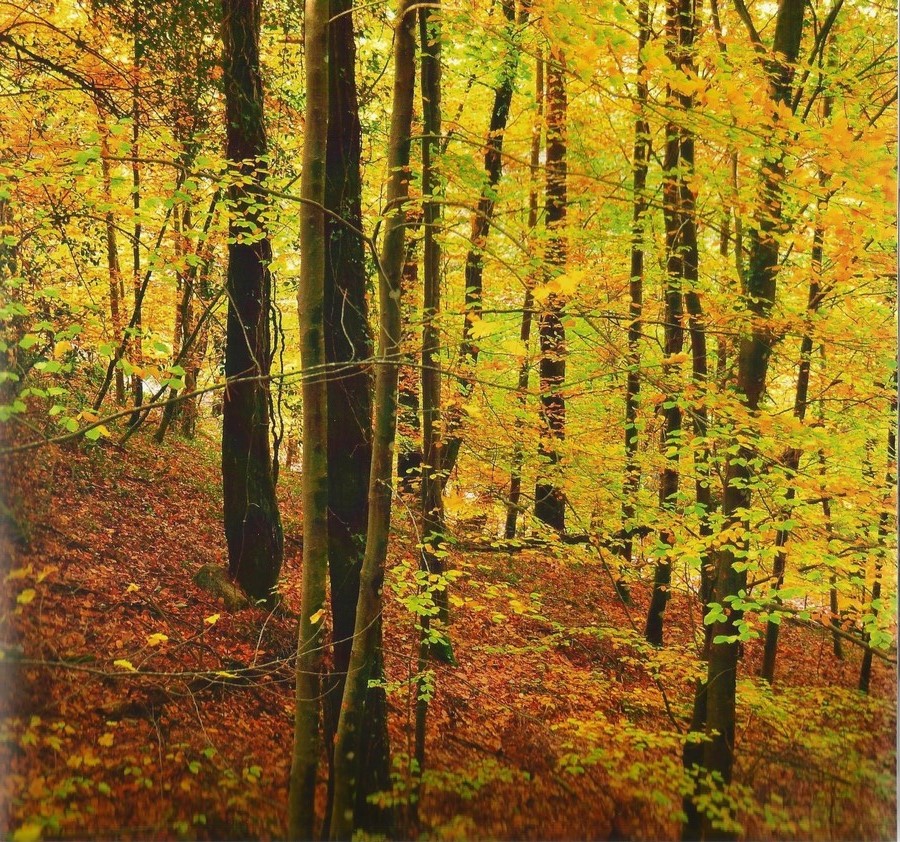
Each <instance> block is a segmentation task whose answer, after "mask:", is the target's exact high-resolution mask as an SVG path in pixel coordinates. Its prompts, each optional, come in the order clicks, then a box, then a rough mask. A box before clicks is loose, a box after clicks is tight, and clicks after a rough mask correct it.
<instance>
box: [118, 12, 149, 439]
mask: <svg viewBox="0 0 900 842" xmlns="http://www.w3.org/2000/svg"><path fill="white" fill-rule="evenodd" d="M138 27H139V21H138V7H137V5H135V8H134V22H133V30H132V35H133V37H134V66H133V68H132V72H133V73H134V80H133V83H132V89H131V202H132V208H133V210H134V232H133V234H132V237H131V283H132V287H133V289H134V318H133V319H132V322H133V324H132V331H131V337H130V339H131V343H130V348H129V352H130V356H131V364H132V365H134V366H141V365H143V348H142V347H141V346H142V344H143V343H142V339H141V336H142V333H143V316H142V312H141V308H142V306H143V302H144V290H143V288H142V284H141V232H142V229H143V225H142V223H141V165H140V161H139V156H140V148H139V141H140V137H141V99H140V94H141V88H140V81H139V78H140V72H141V61H142V59H143V48H142V46H141V41H140V36H139V35H138ZM122 298H123V299H124V295H123V296H122ZM131 396H132V401H133V403H134V406H135V407H140V406H141V404H142V403H143V402H144V384H143V379H142V378H141V377H140V376H139V375H138V374H137V373H134V374H132V375H131ZM140 420H141V413H140V412H139V411H137V409H135V411H134V412H133V413H132V414H131V416H130V417H129V419H128V423H129V425H133V424H138V423H140Z"/></svg>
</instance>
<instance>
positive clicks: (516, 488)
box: [503, 51, 544, 540]
mask: <svg viewBox="0 0 900 842" xmlns="http://www.w3.org/2000/svg"><path fill="white" fill-rule="evenodd" d="M534 102H535V115H534V123H532V126H531V158H530V161H529V174H530V178H531V188H530V190H529V191H528V236H529V238H530V237H531V236H532V235H533V233H534V229H535V228H536V227H537V222H538V189H539V184H538V170H539V169H540V166H541V132H542V129H543V123H544V59H543V56H542V55H541V53H540V51H539V52H538V54H537V58H536V60H535V69H534ZM531 287H532V281H531V279H530V278H529V279H528V280H526V287H525V300H524V301H523V302H522V324H521V327H520V329H519V341H520V342H521V343H522V353H523V354H524V356H523V357H522V362H521V364H520V365H519V379H518V383H517V386H516V399H517V402H518V405H519V410H520V412H521V414H522V415H523V416H524V414H525V410H526V404H527V401H528V380H529V377H530V374H531V360H530V359H529V355H528V345H529V342H530V341H531V323H532V321H533V312H532V311H533V309H534V296H533V294H532V291H531ZM523 428H524V423H523V420H522V418H517V419H516V431H517V435H516V444H515V448H514V450H513V457H512V468H511V470H510V476H509V502H508V503H507V506H506V524H505V527H504V530H503V534H504V537H505V538H506V539H507V540H512V539H513V538H515V537H516V523H517V521H518V517H519V511H520V510H521V508H522V506H521V499H522V466H523V465H524V464H525V448H524V447H523V446H522V436H523Z"/></svg>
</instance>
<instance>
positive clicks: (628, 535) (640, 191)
mask: <svg viewBox="0 0 900 842" xmlns="http://www.w3.org/2000/svg"><path fill="white" fill-rule="evenodd" d="M649 40H650V11H649V5H648V2H647V0H640V2H639V4H638V57H637V71H636V76H637V99H636V102H637V109H638V113H637V117H636V118H635V121H634V156H633V158H632V164H631V178H632V192H633V198H632V205H631V207H632V211H631V267H630V269H631V273H630V276H629V280H628V296H629V299H630V300H629V305H628V316H629V321H628V375H627V378H626V380H625V477H624V481H623V482H622V532H623V536H624V537H623V540H622V558H623V559H624V561H625V566H626V568H629V567H631V562H632V558H633V552H634V532H633V529H634V527H635V523H634V518H635V515H636V513H637V506H636V501H637V495H638V489H639V488H640V484H641V466H640V463H639V462H638V431H637V415H638V405H639V396H640V390H641V373H640V367H641V349H640V342H641V331H642V330H643V326H642V322H641V318H642V315H643V309H644V215H645V214H646V212H647V196H646V193H645V190H646V187H647V164H648V161H649V159H650V125H649V124H648V122H647V98H648V87H647V81H646V79H644V78H643V77H644V56H643V53H644V48H645V47H646V46H647V42H648V41H649ZM616 588H617V589H618V591H619V593H620V595H622V597H623V598H624V599H625V600H626V601H630V595H629V594H628V589H627V585H626V584H625V582H624V580H623V578H622V577H621V576H620V577H619V579H618V581H617V582H616Z"/></svg>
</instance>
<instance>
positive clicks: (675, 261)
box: [644, 0, 705, 646]
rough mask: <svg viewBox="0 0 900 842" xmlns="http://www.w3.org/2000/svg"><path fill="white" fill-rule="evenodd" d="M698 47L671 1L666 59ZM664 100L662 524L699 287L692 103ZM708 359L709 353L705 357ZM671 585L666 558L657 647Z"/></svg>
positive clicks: (670, 510)
mask: <svg viewBox="0 0 900 842" xmlns="http://www.w3.org/2000/svg"><path fill="white" fill-rule="evenodd" d="M693 43H694V7H693V3H692V2H690V0H669V3H668V4H667V8H666V53H667V55H668V57H669V60H670V61H671V62H672V64H673V65H674V66H675V67H676V68H678V69H679V70H681V71H682V72H689V71H690V69H691V66H692V61H691V50H692V49H693ZM666 98H667V100H668V105H669V108H670V109H671V110H672V114H671V115H670V118H669V122H668V125H667V126H666V153H665V158H664V160H663V221H664V226H665V231H666V291H665V313H664V315H663V331H664V338H663V354H664V357H663V364H662V373H663V377H664V378H665V380H666V391H667V393H668V394H667V395H666V399H665V401H664V403H663V406H662V418H663V424H662V434H661V446H662V451H663V453H664V454H665V459H666V462H665V467H664V468H663V469H662V471H661V472H660V476H659V507H660V510H661V514H662V517H663V518H666V517H672V516H673V515H674V513H675V511H676V509H677V506H678V491H679V467H678V463H679V456H678V453H679V448H680V444H681V421H682V419H681V406H680V404H679V400H680V397H681V395H680V389H679V388H678V385H677V382H675V381H676V378H677V377H678V369H679V364H678V363H673V362H671V361H670V360H671V357H672V356H673V355H675V354H680V353H681V352H682V350H683V348H684V328H683V326H682V315H683V311H684V299H683V291H684V287H685V285H686V282H688V277H687V274H688V273H687V272H686V268H687V265H688V262H689V261H690V260H691V259H693V266H692V271H693V273H694V280H695V281H696V269H697V229H696V223H695V221H694V212H693V210H694V209H693V196H692V195H691V193H690V189H689V188H688V187H687V183H686V180H687V178H688V177H689V175H690V172H689V170H690V168H691V166H692V164H693V147H694V139H693V135H692V134H691V132H690V130H689V129H687V128H686V127H685V125H684V123H683V122H681V123H679V122H677V121H676V118H675V113H674V112H675V111H676V110H677V111H678V112H680V113H679V114H678V118H679V119H680V120H684V118H685V117H686V116H687V114H688V113H689V111H690V109H691V107H692V105H693V103H692V101H691V98H690V97H683V96H680V95H679V94H677V93H675V92H674V91H673V90H672V89H671V88H669V90H668V91H667V95H666ZM704 359H705V353H704ZM659 537H660V544H661V545H667V546H669V547H672V546H673V545H674V543H675V535H674V533H673V532H672V529H671V527H670V525H668V524H665V523H664V525H663V527H662V529H661V530H660V536H659ZM671 582H672V561H671V559H670V558H669V557H668V556H666V557H663V558H660V559H658V560H657V563H656V568H655V571H654V575H653V595H652V597H651V599H650V607H649V609H648V611H647V624H646V628H645V630H644V635H645V636H646V638H647V641H648V642H650V643H652V644H653V645H654V646H661V645H662V642H663V615H664V613H665V610H666V605H667V604H668V602H669V588H670V586H671Z"/></svg>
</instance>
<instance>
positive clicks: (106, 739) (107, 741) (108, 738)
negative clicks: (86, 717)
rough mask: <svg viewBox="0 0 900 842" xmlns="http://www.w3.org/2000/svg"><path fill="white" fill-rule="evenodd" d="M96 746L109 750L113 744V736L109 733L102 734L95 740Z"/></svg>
mask: <svg viewBox="0 0 900 842" xmlns="http://www.w3.org/2000/svg"><path fill="white" fill-rule="evenodd" d="M97 744H98V745H101V746H106V747H107V748H109V747H110V746H111V745H112V744H113V735H112V734H109V733H107V734H104V735H103V736H102V737H100V738H99V739H98V740H97Z"/></svg>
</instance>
